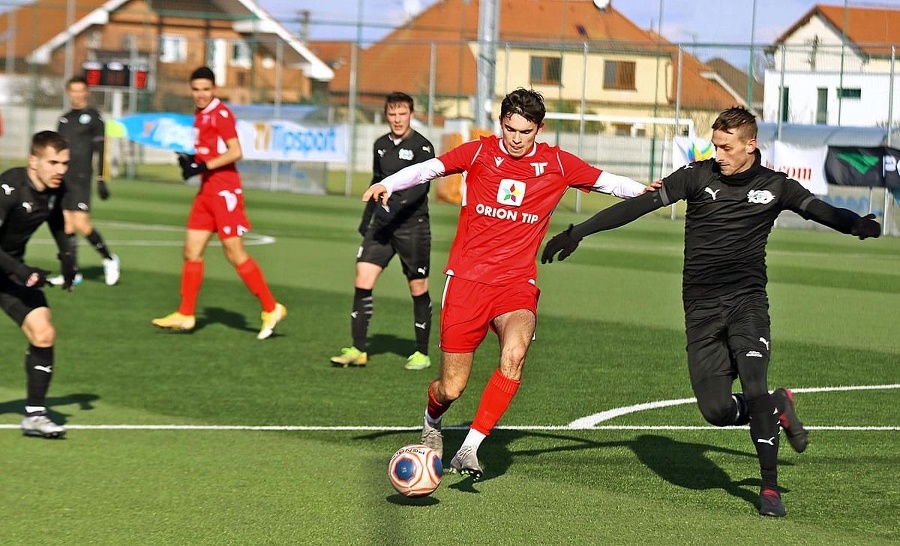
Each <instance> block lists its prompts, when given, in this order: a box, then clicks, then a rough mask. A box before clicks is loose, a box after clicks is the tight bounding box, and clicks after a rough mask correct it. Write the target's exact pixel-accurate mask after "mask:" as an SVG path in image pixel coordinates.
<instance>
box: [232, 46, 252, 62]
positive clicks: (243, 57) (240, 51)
mask: <svg viewBox="0 0 900 546" xmlns="http://www.w3.org/2000/svg"><path fill="white" fill-rule="evenodd" d="M231 64H232V66H243V67H247V68H249V67H250V46H249V45H247V42H245V41H243V40H238V41H236V42H232V43H231Z"/></svg>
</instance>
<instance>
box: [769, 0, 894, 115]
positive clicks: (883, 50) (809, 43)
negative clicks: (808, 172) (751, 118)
mask: <svg viewBox="0 0 900 546" xmlns="http://www.w3.org/2000/svg"><path fill="white" fill-rule="evenodd" d="M898 45H900V7H898V8H887V7H878V8H876V7H856V6H848V5H847V4H846V2H845V3H844V4H843V5H816V6H814V7H812V8H811V9H810V10H809V11H808V12H806V14H804V15H803V16H802V17H801V18H800V19H798V20H797V21H796V22H794V24H792V25H791V26H790V27H789V28H788V29H787V30H786V31H785V32H784V33H783V34H782V35H781V36H779V37H778V38H777V39H776V40H775V42H774V44H773V45H772V46H770V47H769V48H768V49H767V52H768V53H769V54H770V55H771V56H772V58H773V62H772V63H771V66H770V68H769V69H767V70H766V75H765V98H764V105H763V117H764V119H765V120H766V121H772V122H777V121H781V122H785V123H798V124H826V125H845V126H871V127H875V126H886V125H891V126H896V125H897V123H898V119H900V85H898V84H900V78H898V77H897V76H896V74H897V73H898V72H900V66H898V64H897V61H896V60H895V57H896V53H895V49H896V47H897V46H898ZM892 79H893V84H894V85H893V86H892V85H891V83H892V82H891V80H892ZM892 87H893V91H892ZM892 93H893V97H891V94H892ZM891 117H892V118H893V119H889V118H891Z"/></svg>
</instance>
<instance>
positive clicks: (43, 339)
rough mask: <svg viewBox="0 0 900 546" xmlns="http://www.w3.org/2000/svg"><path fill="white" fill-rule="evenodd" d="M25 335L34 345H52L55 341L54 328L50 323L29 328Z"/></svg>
mask: <svg viewBox="0 0 900 546" xmlns="http://www.w3.org/2000/svg"><path fill="white" fill-rule="evenodd" d="M25 335H26V337H27V338H28V343H30V344H32V345H34V346H35V347H52V346H53V344H54V343H56V329H55V328H54V327H53V324H50V323H47V324H42V325H39V326H37V327H34V328H29V329H28V330H27V331H26V333H25Z"/></svg>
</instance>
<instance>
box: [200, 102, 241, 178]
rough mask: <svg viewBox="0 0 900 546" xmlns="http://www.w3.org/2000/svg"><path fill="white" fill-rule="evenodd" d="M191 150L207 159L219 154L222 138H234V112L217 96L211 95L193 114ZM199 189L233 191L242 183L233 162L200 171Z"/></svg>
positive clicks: (226, 139) (222, 150) (235, 130)
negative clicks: (205, 103) (204, 106)
mask: <svg viewBox="0 0 900 546" xmlns="http://www.w3.org/2000/svg"><path fill="white" fill-rule="evenodd" d="M194 134H195V142H194V154H195V157H196V158H197V160H198V161H202V162H206V161H209V160H210V159H213V158H214V157H218V156H220V155H222V154H223V153H224V152H225V150H226V147H225V142H226V141H228V140H231V139H232V138H237V137H238V134H237V120H235V118H234V113H232V111H231V110H230V109H229V108H228V107H227V106H225V104H223V103H222V101H220V100H219V99H213V100H212V102H210V103H209V105H208V106H207V107H206V108H204V109H203V110H197V112H196V113H195V114H194ZM200 177H201V184H200V193H202V194H206V195H215V194H217V193H219V192H220V191H222V190H228V191H234V190H237V189H239V188H240V187H241V177H240V175H239V174H238V171H237V166H236V165H235V164H234V163H230V164H228V165H225V166H224V167H219V168H218V169H214V170H210V171H206V172H204V173H202V174H201V175H200Z"/></svg>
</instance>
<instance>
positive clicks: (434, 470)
mask: <svg viewBox="0 0 900 546" xmlns="http://www.w3.org/2000/svg"><path fill="white" fill-rule="evenodd" d="M443 477H444V465H443V463H441V458H440V457H438V456H437V453H435V451H434V450H433V449H431V448H430V447H428V446H424V445H421V444H410V445H408V446H403V447H401V448H400V449H398V450H397V451H396V453H394V455H393V456H392V457H391V462H390V464H389V465H388V479H390V480H391V485H393V486H394V489H396V490H397V492H398V493H400V494H401V495H406V496H407V497H425V496H427V495H430V494H431V493H433V492H434V490H435V489H437V488H438V486H439V485H441V478H443Z"/></svg>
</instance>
